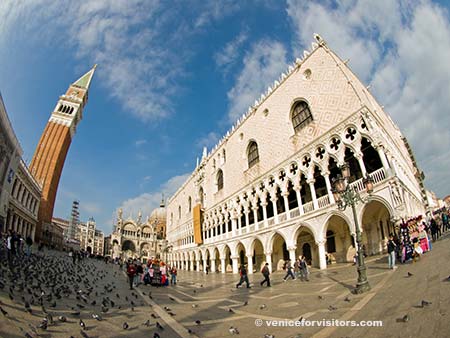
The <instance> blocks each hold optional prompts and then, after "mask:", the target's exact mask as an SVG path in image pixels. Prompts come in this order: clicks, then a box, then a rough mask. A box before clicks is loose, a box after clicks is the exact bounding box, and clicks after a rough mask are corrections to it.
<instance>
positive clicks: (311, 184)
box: [307, 179, 319, 210]
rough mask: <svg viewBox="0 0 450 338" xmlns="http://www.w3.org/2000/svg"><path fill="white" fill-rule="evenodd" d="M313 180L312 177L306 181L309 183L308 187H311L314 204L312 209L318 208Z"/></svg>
mask: <svg viewBox="0 0 450 338" xmlns="http://www.w3.org/2000/svg"><path fill="white" fill-rule="evenodd" d="M314 182H315V180H314V179H311V180H308V181H307V183H308V184H309V189H311V197H312V201H313V205H314V210H317V209H319V204H318V203H317V196H316V188H315V187H314Z"/></svg>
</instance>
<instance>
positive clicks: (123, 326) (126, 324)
mask: <svg viewBox="0 0 450 338" xmlns="http://www.w3.org/2000/svg"><path fill="white" fill-rule="evenodd" d="M129 327H130V326H129V325H128V323H127V322H124V323H123V324H122V328H123V329H124V330H127V329H128V328H129Z"/></svg>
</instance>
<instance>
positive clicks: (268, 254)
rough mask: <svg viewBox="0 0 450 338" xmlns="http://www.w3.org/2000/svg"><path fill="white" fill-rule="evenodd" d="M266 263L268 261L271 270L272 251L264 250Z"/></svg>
mask: <svg viewBox="0 0 450 338" xmlns="http://www.w3.org/2000/svg"><path fill="white" fill-rule="evenodd" d="M264 254H265V255H266V263H269V271H270V272H272V252H265V253H264Z"/></svg>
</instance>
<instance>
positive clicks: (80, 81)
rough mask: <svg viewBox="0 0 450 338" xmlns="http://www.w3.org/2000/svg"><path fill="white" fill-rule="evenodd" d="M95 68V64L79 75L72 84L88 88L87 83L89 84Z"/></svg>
mask: <svg viewBox="0 0 450 338" xmlns="http://www.w3.org/2000/svg"><path fill="white" fill-rule="evenodd" d="M95 68H97V65H96V64H95V65H94V67H92V69H91V70H90V71H88V72H87V73H86V74H84V75H83V76H82V77H80V78H79V79H78V80H77V81H75V82H74V83H73V85H74V86H77V87H81V88H85V89H89V85H90V84H91V80H92V77H93V76H94V72H95Z"/></svg>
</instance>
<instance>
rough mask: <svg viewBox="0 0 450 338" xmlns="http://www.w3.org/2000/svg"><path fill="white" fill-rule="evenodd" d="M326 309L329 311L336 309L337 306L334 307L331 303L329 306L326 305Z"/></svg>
mask: <svg viewBox="0 0 450 338" xmlns="http://www.w3.org/2000/svg"><path fill="white" fill-rule="evenodd" d="M328 310H330V311H335V310H337V307H335V306H333V305H330V306H329V307H328Z"/></svg>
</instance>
